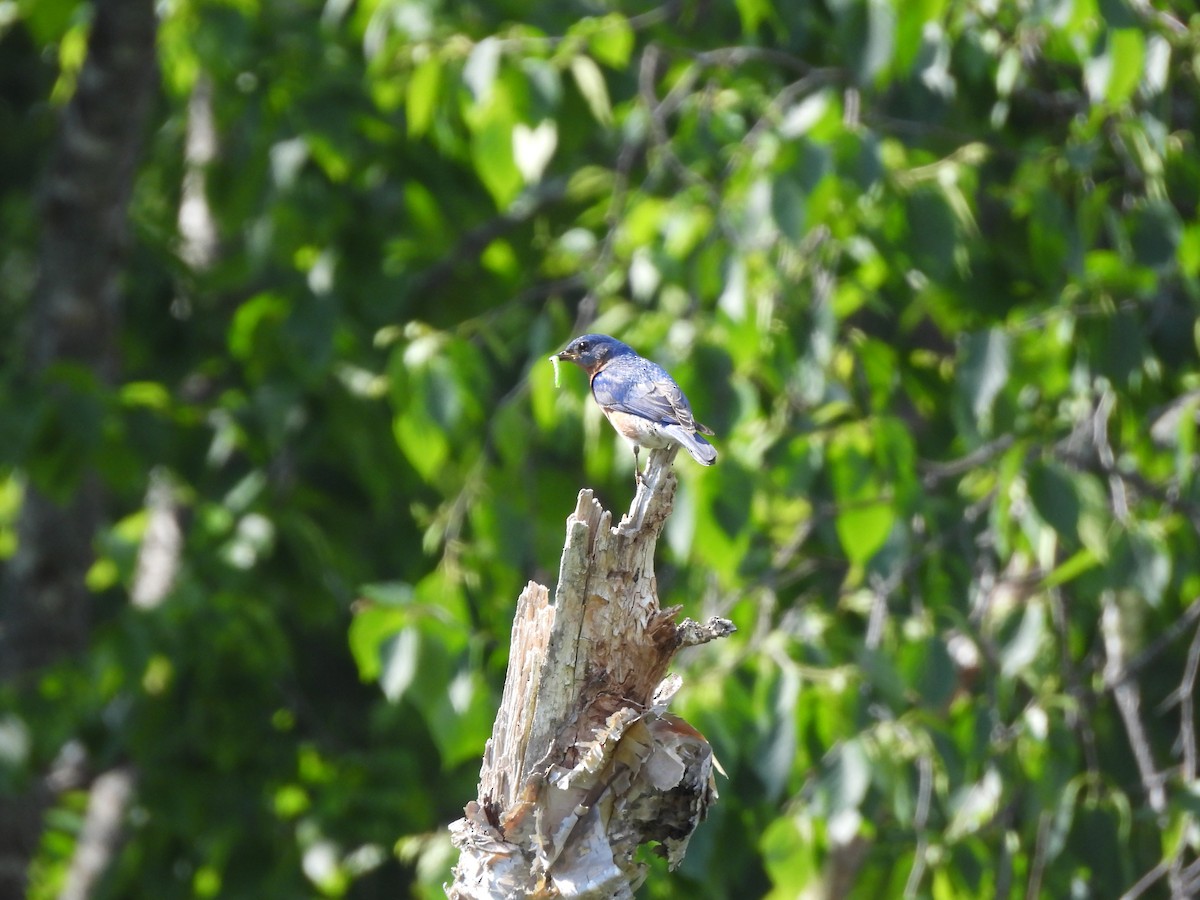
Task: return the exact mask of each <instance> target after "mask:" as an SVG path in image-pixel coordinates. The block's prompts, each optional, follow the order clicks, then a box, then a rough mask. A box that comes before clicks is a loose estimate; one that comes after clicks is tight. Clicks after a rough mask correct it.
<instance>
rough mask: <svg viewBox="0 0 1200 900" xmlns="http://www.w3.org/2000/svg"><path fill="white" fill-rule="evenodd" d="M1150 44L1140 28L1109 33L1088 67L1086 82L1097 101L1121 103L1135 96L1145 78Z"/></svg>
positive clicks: (1115, 29) (1118, 29)
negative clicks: (1144, 65)
mask: <svg viewBox="0 0 1200 900" xmlns="http://www.w3.org/2000/svg"><path fill="white" fill-rule="evenodd" d="M1145 57H1146V43H1145V39H1144V38H1143V37H1142V33H1141V31H1139V30H1138V29H1136V28H1114V29H1112V30H1110V31H1109V32H1108V38H1107V40H1106V41H1105V43H1104V50H1103V51H1102V52H1101V53H1100V55H1099V56H1095V57H1093V58H1092V59H1090V60H1088V62H1087V63H1086V65H1085V66H1084V83H1085V84H1086V85H1087V91H1088V95H1089V96H1090V97H1091V99H1092V102H1093V103H1099V102H1101V101H1105V102H1107V103H1109V104H1110V105H1112V106H1119V105H1121V104H1122V103H1124V102H1125V101H1127V100H1128V99H1129V98H1130V97H1131V96H1133V92H1134V90H1135V89H1136V88H1137V86H1138V82H1139V81H1141V78H1142V67H1143V63H1144V61H1145Z"/></svg>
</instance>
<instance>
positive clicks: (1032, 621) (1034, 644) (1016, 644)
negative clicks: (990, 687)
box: [1000, 600, 1048, 678]
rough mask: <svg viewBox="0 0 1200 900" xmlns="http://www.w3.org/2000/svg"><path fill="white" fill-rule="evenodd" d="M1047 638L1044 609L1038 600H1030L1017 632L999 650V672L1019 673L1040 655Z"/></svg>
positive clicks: (1014, 675)
mask: <svg viewBox="0 0 1200 900" xmlns="http://www.w3.org/2000/svg"><path fill="white" fill-rule="evenodd" d="M1047 638H1048V633H1047V628H1046V610H1045V609H1044V607H1043V605H1042V604H1041V603H1040V602H1037V601H1033V600H1031V601H1030V602H1029V604H1028V605H1027V606H1026V607H1025V613H1024V615H1023V616H1022V617H1021V624H1020V626H1019V627H1018V628H1017V633H1016V634H1015V635H1013V638H1012V640H1011V641H1009V642H1008V643H1007V644H1006V645H1005V646H1004V648H1003V649H1002V650H1001V651H1000V673H1001V674H1002V675H1004V676H1005V677H1006V678H1014V677H1016V676H1017V675H1020V674H1021V673H1022V672H1024V671H1025V670H1026V669H1027V668H1029V667H1030V666H1031V665H1032V664H1033V663H1034V662H1035V661H1036V660H1037V658H1038V656H1039V655H1041V652H1042V647H1043V645H1044V643H1045V641H1046V639H1047Z"/></svg>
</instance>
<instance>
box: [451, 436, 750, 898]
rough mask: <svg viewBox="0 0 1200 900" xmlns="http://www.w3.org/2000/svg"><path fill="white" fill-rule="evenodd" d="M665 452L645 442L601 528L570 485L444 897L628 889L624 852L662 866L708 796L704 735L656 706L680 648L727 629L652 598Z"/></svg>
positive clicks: (673, 686) (675, 684)
mask: <svg viewBox="0 0 1200 900" xmlns="http://www.w3.org/2000/svg"><path fill="white" fill-rule="evenodd" d="M673 458H674V451H655V452H654V453H653V454H651V457H650V461H649V463H648V465H647V470H646V474H645V476H644V478H643V480H642V483H641V484H640V486H639V487H638V490H637V495H636V496H635V498H634V501H633V505H632V507H631V508H630V511H629V513H628V514H627V515H626V516H625V518H623V519H622V520H621V522H620V524H618V525H617V526H616V527H613V526H612V514H611V513H610V512H608V511H606V510H604V509H602V508H601V506H600V504H599V503H598V502H597V501H596V500H595V499H594V498H593V496H592V492H591V491H590V490H583V491H580V492H579V499H578V502H577V504H576V507H575V511H574V512H573V513H572V514H571V516H570V517H569V518H568V519H567V539H566V545H565V546H564V548H563V555H562V563H561V567H560V570H559V581H558V589H557V591H556V592H555V597H554V602H553V603H551V602H550V595H549V591H548V590H547V589H546V588H545V587H543V586H542V585H539V584H534V583H533V582H530V583H529V584H528V585H527V586H526V588H525V590H524V591H523V592H522V593H521V596H520V598H519V599H518V601H517V612H516V618H515V620H514V622H513V631H512V644H511V649H510V655H509V662H508V675H507V678H506V679H505V684H504V697H503V700H502V702H501V706H500V711H499V713H498V714H497V716H496V722H495V725H494V726H493V729H492V737H491V739H490V740H489V741H488V744H487V750H486V752H485V754H484V759H483V767H482V770H481V772H480V776H479V796H478V798H477V799H476V800H474V801H472V802H471V803H469V804H468V805H467V808H466V815H465V816H464V817H463V818H462V819H459V820H458V821H457V822H455V823H454V824H453V825H451V826H450V829H451V834H452V837H453V840H454V843H455V846H457V847H458V848H459V850H460V851H461V854H460V856H459V862H458V866H457V867H456V868H455V879H454V883H453V885H451V886H450V887H449V888H448V889H447V893H448V894H449V896H450V897H451V898H454V900H465V898H471V900H479V898H501V897H525V896H543V897H556V896H561V897H570V898H592V897H595V898H600V897H603V898H609V897H632V896H633V891H634V889H635V888H636V887H637V886H638V885H639V884H640V883H641V881H642V879H643V878H644V877H645V874H644V869H645V866H644V865H643V864H641V863H639V862H637V861H636V859H635V851H636V849H637V847H638V846H639V845H640V844H645V843H651V842H655V843H657V844H658V849H659V852H661V853H662V854H663V855H665V856H666V857H667V859H668V860H669V863H670V865H671V867H672V868H674V867H675V866H676V865H677V864H678V863H679V862H680V861H681V860H682V859H683V855H684V852H685V850H686V848H687V843H688V840H689V838H690V837H691V834H692V831H693V830H694V829H695V827H696V825H697V824H699V822H700V821H701V820H702V819H703V818H704V815H705V812H706V810H707V808H708V805H709V804H710V803H711V802H712V801H714V800H715V799H716V796H717V792H716V788H715V785H714V780H713V767H714V759H713V755H712V750H711V749H710V747H709V745H708V742H707V741H706V740H705V739H704V736H703V735H701V734H700V733H699V732H698V731H696V730H695V729H694V728H692V727H691V726H690V725H688V724H687V723H686V722H685V721H683V720H682V719H680V718H679V717H678V716H674V715H671V714H670V713H668V712H667V711H666V707H667V704H668V702H669V701H670V699H671V697H672V696H673V695H674V693H675V692H676V691H677V690H678V689H679V686H680V683H681V682H680V680H679V678H678V677H677V676H669V677H666V678H664V676H665V675H666V670H667V666H668V664H669V663H670V661H671V658H672V657H673V656H674V655H675V652H676V651H677V650H679V649H680V648H681V647H685V646H689V645H693V644H701V643H704V642H706V641H710V640H713V639H714V638H718V637H724V636H726V635H728V634H730V633H732V632H733V630H734V627H733V623H732V622H729V621H728V620H726V619H716V618H714V619H710V620H709V621H708V622H707V623H705V624H700V623H698V622H695V621H692V620H691V619H685V620H684V621H683V622H679V623H677V622H676V621H675V617H676V615H677V613H678V612H679V607H673V608H669V609H665V610H664V609H660V608H659V605H658V595H657V589H656V584H655V579H654V549H655V545H656V544H657V541H658V536H659V534H660V533H661V531H662V528H663V524H664V523H665V522H666V519H667V516H668V515H669V514H670V512H671V504H672V501H673V499H674V496H675V486H676V481H675V474H674V472H673V471H672V470H671V463H672V460H673Z"/></svg>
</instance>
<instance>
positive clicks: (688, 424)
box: [550, 334, 717, 481]
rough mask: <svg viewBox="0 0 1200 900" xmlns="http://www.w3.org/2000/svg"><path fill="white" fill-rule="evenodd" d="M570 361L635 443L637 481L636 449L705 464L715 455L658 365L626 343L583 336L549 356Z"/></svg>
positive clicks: (703, 427)
mask: <svg viewBox="0 0 1200 900" xmlns="http://www.w3.org/2000/svg"><path fill="white" fill-rule="evenodd" d="M560 359H561V360H566V361H567V362H573V363H575V365H577V366H579V368H581V369H583V371H585V372H587V374H588V379H589V380H590V381H591V385H592V396H593V397H594V398H595V400H596V403H597V404H598V405H599V406H600V409H601V410H602V411H603V412H604V415H605V417H606V418H607V419H608V421H609V422H610V423H611V424H612V426H613V428H615V429H617V431H618V433H620V434H621V436H622V437H624V438H625V439H626V440H628V441H629V443H630V444H632V445H633V469H634V472H635V473H636V474H637V478H638V480H639V481H640V480H641V477H642V476H641V469H640V468H639V465H638V451H639V450H640V449H641V448H642V447H646V448H647V449H661V448H665V447H670V446H673V445H678V446H680V447H682V448H683V449H684V450H686V451H687V452H688V453H690V454H691V455H692V459H694V460H696V462H698V463H700V464H701V465H703V466H711V465H712V464H713V463H715V462H716V461H717V451H716V448H715V447H713V445H712V444H710V443H709V442H708V441H706V440H705V439H704V438H702V437H701V435H702V434H712V433H713V431H712V429H711V428H709V427H708V426H707V425H701V424H700V423H699V422H697V421H696V420H695V418H693V416H692V407H691V404H689V403H688V399H687V397H685V396H684V394H683V391H682V390H680V388H679V385H677V384H676V383H675V379H673V378H672V377H671V376H670V375H668V374H667V372H666V370H665V369H663V368H662V366H659V365H657V364H656V363H652V362H650V360H648V359H643V358H642V357H640V356H638V355H637V353H636V352H634V350H633V348H632V347H630V346H629V345H628V344H623V343H621V342H620V341H618V340H617V339H616V338H613V337H609V336H608V335H607V334H585V335H583V337H577V338H575V340H573V341H571V343H569V344H567V348H566V349H565V350H563V351H562V352H561V353H559V354H557V355H556V356H552V357H550V360H551V362H554V363H555V364H556V365H557V362H558V360H560Z"/></svg>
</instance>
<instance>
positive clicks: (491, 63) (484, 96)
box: [463, 37, 502, 106]
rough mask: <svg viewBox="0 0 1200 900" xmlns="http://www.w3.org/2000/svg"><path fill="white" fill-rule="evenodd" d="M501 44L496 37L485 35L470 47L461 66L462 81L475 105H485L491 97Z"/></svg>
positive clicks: (497, 69)
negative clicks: (464, 62)
mask: <svg viewBox="0 0 1200 900" xmlns="http://www.w3.org/2000/svg"><path fill="white" fill-rule="evenodd" d="M501 50H502V45H501V43H500V40H499V39H498V38H494V37H487V38H484V39H483V40H482V41H480V42H479V43H478V44H476V45H475V46H474V47H473V48H472V49H471V55H470V56H468V57H467V62H466V64H465V65H464V66H463V82H464V83H465V84H466V86H467V88H468V89H469V90H470V91H471V96H472V98H474V100H475V105H476V106H486V105H487V103H488V102H489V101H490V100H491V98H492V87H493V86H494V85H495V83H496V74H497V73H498V72H499V71H500V54H501Z"/></svg>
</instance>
